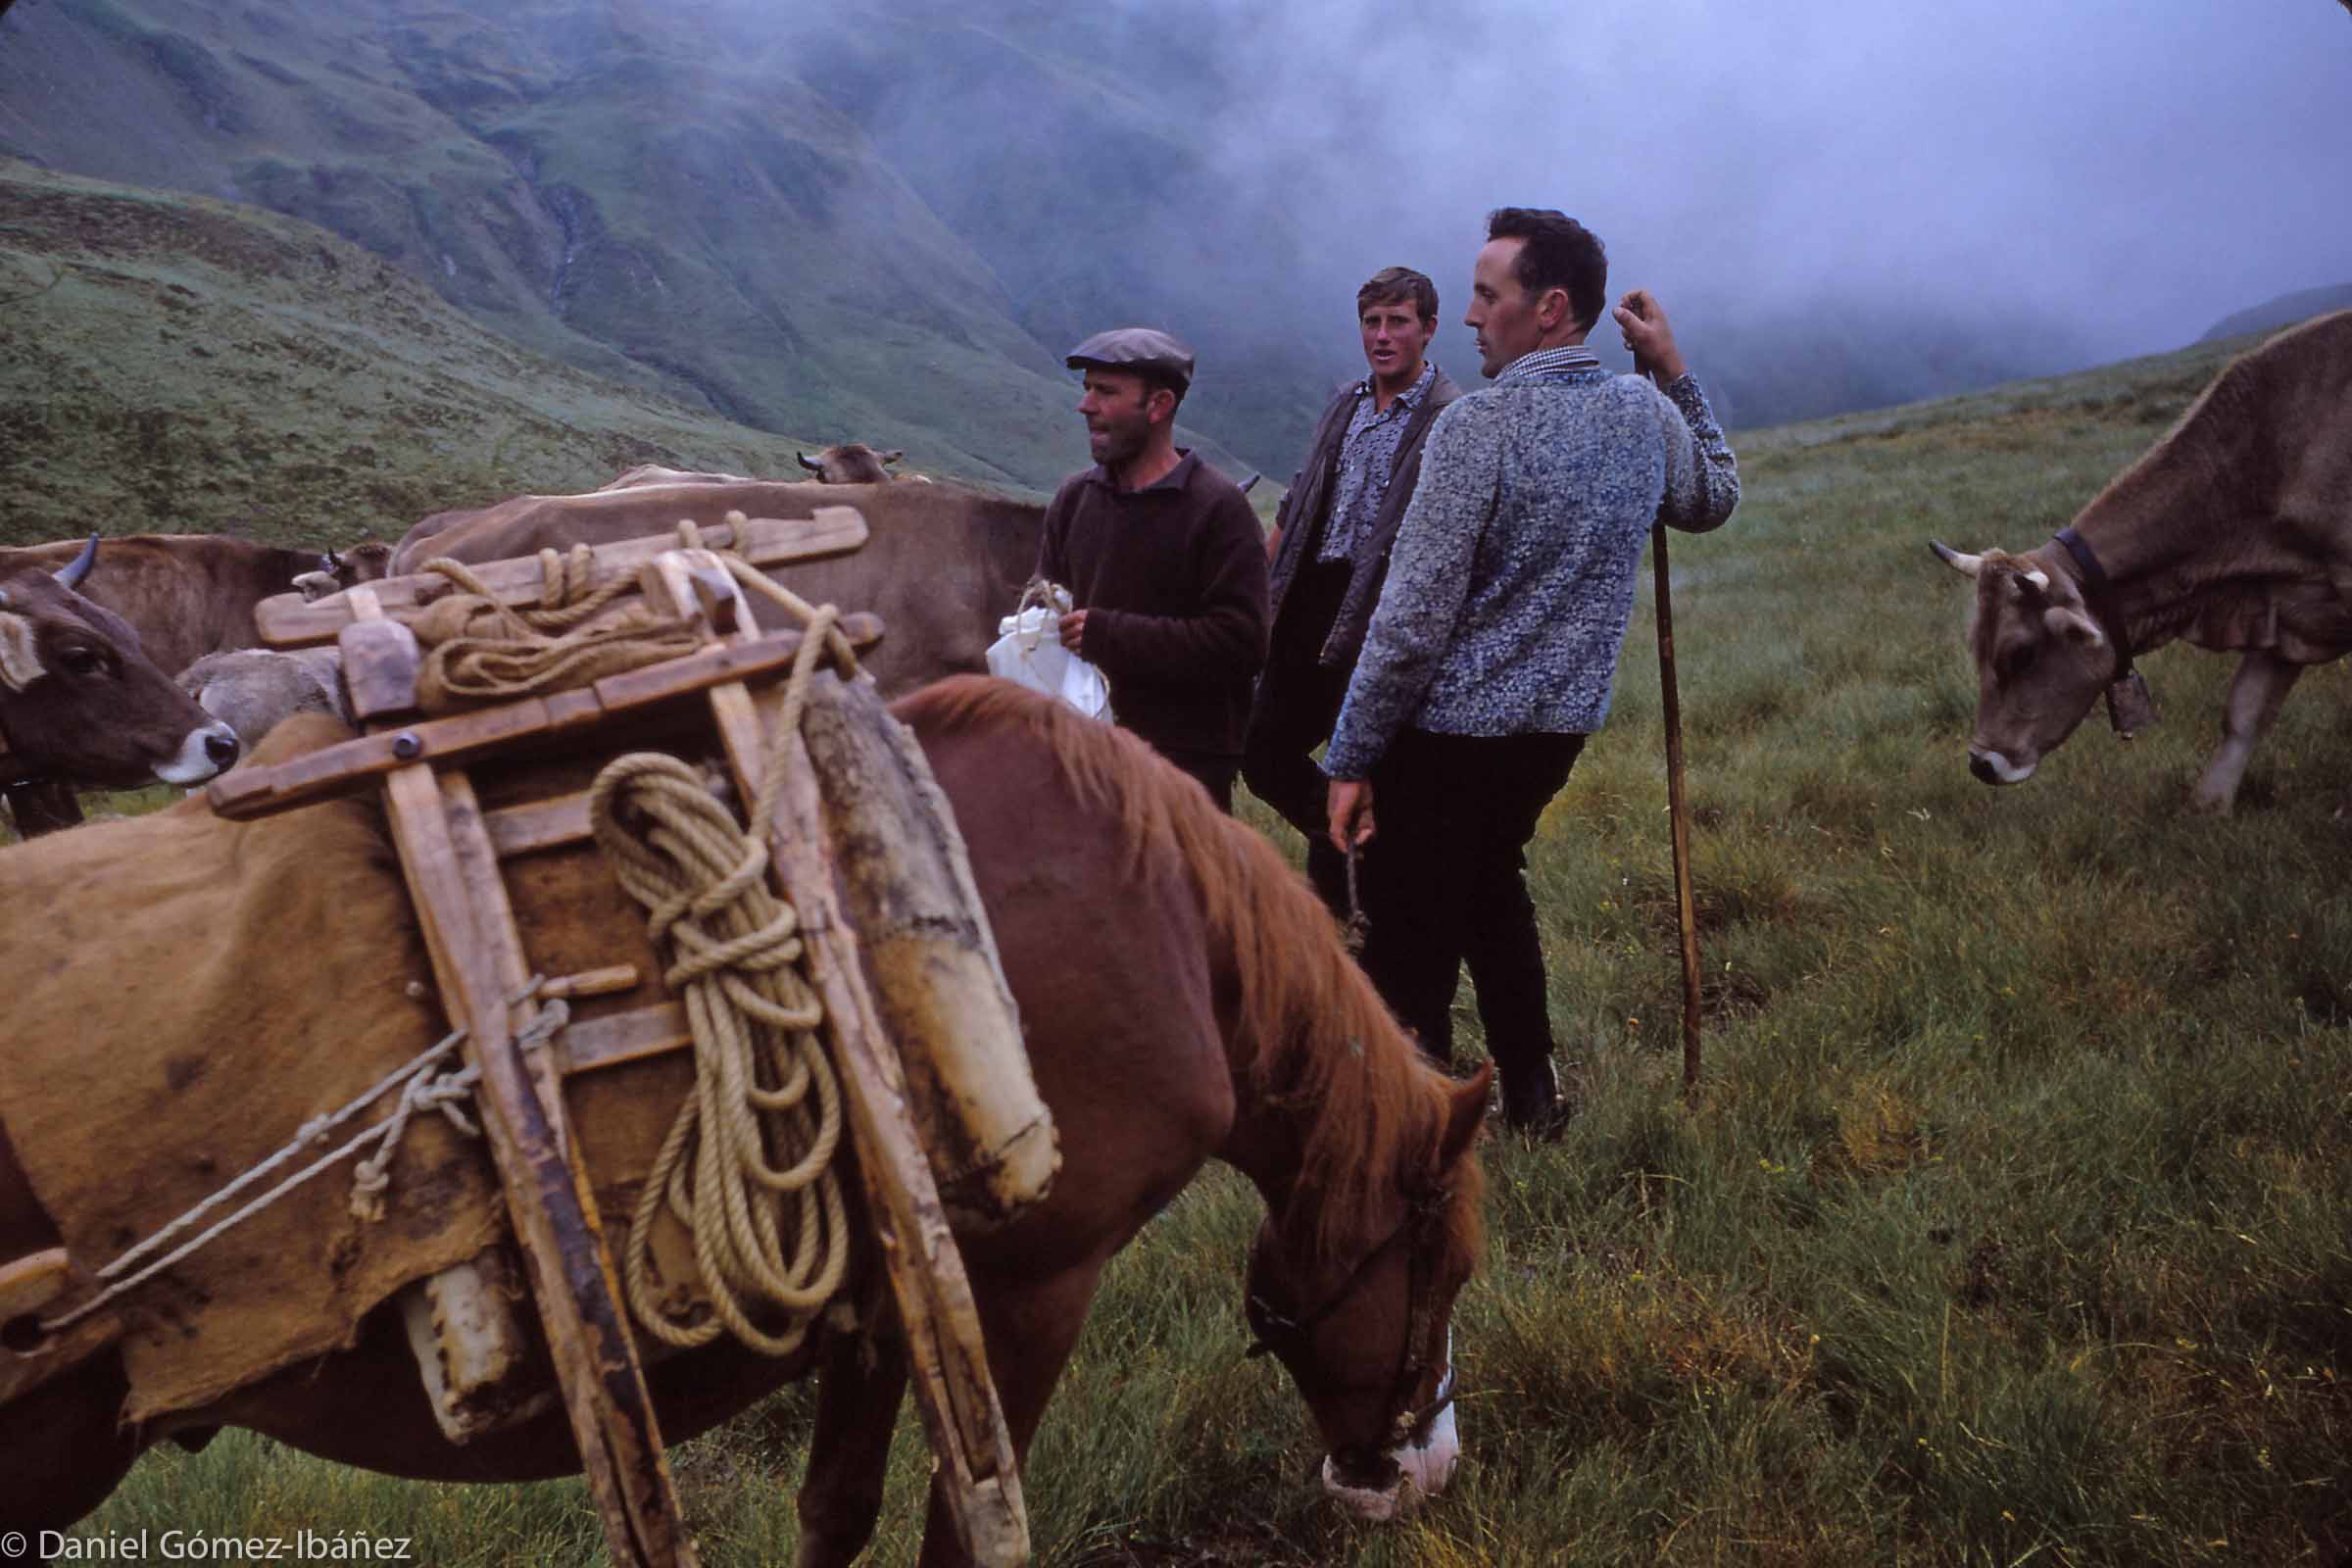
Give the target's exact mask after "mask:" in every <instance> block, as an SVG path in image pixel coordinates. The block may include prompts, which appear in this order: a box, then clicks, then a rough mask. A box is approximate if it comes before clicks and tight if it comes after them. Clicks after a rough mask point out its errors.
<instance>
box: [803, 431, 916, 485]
mask: <svg viewBox="0 0 2352 1568" xmlns="http://www.w3.org/2000/svg"><path fill="white" fill-rule="evenodd" d="M906 455H907V454H906V453H904V452H900V451H896V450H894V451H890V452H877V451H875V450H874V449H873V448H872V447H869V446H867V445H866V444H865V443H864V442H862V441H850V442H845V443H843V444H841V445H838V446H830V447H826V448H825V449H824V450H822V451H820V452H819V453H817V455H816V456H815V457H813V458H812V457H810V456H809V454H808V453H806V452H800V453H795V454H794V456H796V457H798V458H799V459H800V460H801V466H802V467H804V468H807V469H808V470H809V472H810V473H813V474H815V475H816V482H817V483H818V484H888V483H890V482H891V481H892V480H893V479H895V478H897V477H898V475H897V474H894V473H892V472H891V471H890V466H891V465H892V464H894V463H896V462H898V461H899V460H900V459H901V458H903V457H905V456H906Z"/></svg>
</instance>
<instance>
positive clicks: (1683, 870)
mask: <svg viewBox="0 0 2352 1568" xmlns="http://www.w3.org/2000/svg"><path fill="white" fill-rule="evenodd" d="M1649 552H1650V553H1649V560H1650V572H1651V577H1652V580H1653V581H1654V582H1655V584H1656V585H1657V605H1658V695H1659V697H1660V699H1661V701H1662V704H1663V707H1664V710H1665V714H1666V814H1667V816H1668V817H1669V818H1670V819H1671V820H1672V821H1673V824H1674V907H1675V916H1676V919H1677V920H1678V921H1679V922H1680V923H1681V926H1682V930H1683V1091H1684V1093H1686V1094H1688V1093H1690V1092H1691V1091H1692V1090H1694V1089H1696V1088H1697V1087H1698V1060H1699V1053H1698V918H1697V915H1696V913H1695V912H1694V911H1693V909H1692V908H1691V812H1690V808H1689V807H1688V806H1687V805H1686V803H1685V802H1684V799H1683V709H1682V699H1681V697H1680V695H1679V694H1678V693H1677V692H1676V690H1675V683H1674V596H1673V594H1672V592H1671V591H1670V590H1669V589H1668V587H1667V570H1666V525H1665V524H1664V523H1662V522H1659V523H1653V524H1651V526H1650V530H1649Z"/></svg>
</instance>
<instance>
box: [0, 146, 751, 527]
mask: <svg viewBox="0 0 2352 1568" xmlns="http://www.w3.org/2000/svg"><path fill="white" fill-rule="evenodd" d="M793 445H794V443H792V442H791V441H789V440H787V439H785V438H783V437H780V436H776V435H773V434H770V433H768V432H765V431H759V430H750V429H745V428H742V427H740V426H733V425H728V424H726V423H724V422H723V421H720V420H718V419H715V418H712V417H710V416H709V415H707V414H705V413H702V412H700V411H697V410H694V409H691V408H689V407H687V406H686V405H684V404H680V403H675V402H671V401H670V400H667V399H665V398H662V396H661V395H660V394H658V393H654V392H650V391H647V390H644V389H642V388H634V387H627V386H623V385H620V384H617V383H614V382H610V381H604V380H601V379H599V378H597V377H595V376H591V375H588V374H586V373H585V372H582V371H579V370H575V369H572V368H568V367H565V366H562V365H558V364H556V363H555V362H553V361H550V360H547V359H545V358H543V357H541V356H539V355H536V354H533V353H530V352H529V351H527V350H524V349H521V348H518V347H516V346H515V344H514V343H512V342H509V341H508V340H506V339H504V338H501V337H499V336H497V335H495V334H494V333H491V332H489V331H487V330H486V329H484V328H483V327H482V326H481V325H479V324H478V323H477V322H475V321H473V320H472V319H469V318H467V317H466V316H465V315H464V314H462V313H461V312H459V311H457V310H454V309H452V308H451V307H450V306H448V305H446V304H444V303H443V302H442V301H441V300H440V299H438V298H437V297H435V296H434V294H433V293H432V291H431V290H429V289H427V288H425V287H424V286H423V285H421V284H419V283H417V281H416V280H415V279H413V278H411V277H409V276H408V275H407V274H406V273H404V272H402V271H401V270H398V269H397V268H394V267H392V266H390V265H388V264H387V263H385V262H384V261H383V260H382V259H380V258H378V257H375V256H371V255H369V254H368V253H367V252H366V251H363V250H360V249H359V248H358V247H356V246H353V245H350V244H347V243H346V242H344V241H342V240H339V239H336V238H334V237H332V236H330V235H328V234H326V233H324V232H322V231H320V230H319V229H317V228H314V227H312V226H311V225H309V224H307V223H301V222H297V221H293V220H289V219H282V218H275V217H272V216H270V215H269V214H266V213H260V212H256V211H255V210H253V209H250V208H243V207H236V206H232V205H230V204H228V203H225V202H216V201H209V200H206V199H204V198H201V197H183V196H176V195H168V194H164V193H158V192H151V191H140V190H134V189H130V188H126V187H123V186H116V185H108V184H104V183H101V182H98V181H94V180H84V179H76V178H73V177H71V176H66V175H58V174H50V173H45V172H40V171H37V170H33V169H31V168H29V167H28V166H25V165H22V164H12V163H4V162H0V496H5V497H6V506H5V512H4V513H0V543H7V544H22V543H29V542H32V541H34V540H40V539H55V538H61V537H64V536H67V535H70V534H73V533H77V532H80V531H82V530H83V529H85V528H92V527H95V528H103V529H104V530H105V531H107V532H110V533H128V532H137V531H141V530H155V531H168V532H183V531H185V532H197V531H214V530H233V531H238V532H244V533H248V534H251V535H252V536H254V537H257V538H262V539H268V540H274V541H279V542H284V543H298V542H307V543H319V544H339V543H345V542H348V541H350V540H353V539H356V538H358V537H360V536H362V535H364V534H368V533H374V534H378V535H382V536H387V537H398V536H399V534H401V533H402V532H404V531H406V529H407V528H408V526H409V525H410V524H411V523H412V522H414V521H416V520H417V518H419V517H421V516H423V515H426V514H428V513H432V512H436V511H440V510H443V509H445V508H450V507H458V506H467V505H476V504H480V503H483V502H488V501H492V500H495V499H498V498H500V497H503V496H506V495H510V494H514V493H516V492H518V491H524V490H571V489H583V488H590V487H593V486H595V485H598V484H602V483H603V482H605V481H606V480H607V479H610V478H611V477H612V476H613V474H614V473H615V472H617V471H618V470H619V469H621V468H623V467H626V466H629V465H631V464H635V463H648V462H653V463H662V464H667V465H670V466H685V467H711V468H720V469H726V470H730V471H735V472H762V473H792V472H797V471H798V469H797V467H795V466H794V463H793Z"/></svg>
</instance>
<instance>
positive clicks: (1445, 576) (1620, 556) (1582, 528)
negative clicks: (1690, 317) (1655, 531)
mask: <svg viewBox="0 0 2352 1568" xmlns="http://www.w3.org/2000/svg"><path fill="white" fill-rule="evenodd" d="M1426 477H1427V480H1428V482H1427V483H1426V484H1423V485H1422V486H1420V488H1419V489H1418V490H1417V491H1416V492H1415V494H1414V497H1413V502H1412V506H1411V507H1410V508H1409V509H1408V510H1407V512H1406V515H1405V518H1404V523H1403V526H1402V528H1401V529H1400V530H1399V531H1398V534H1397V548H1396V561H1395V564H1394V567H1393V569H1392V571H1391V573H1390V580H1389V585H1388V592H1387V593H1385V594H1384V595H1382V597H1381V601H1380V605H1379V611H1378V613H1377V614H1375V615H1374V616H1373V618H1372V626H1371V630H1370V632H1369V634H1368V635H1367V637H1366V640H1365V644H1364V651H1363V655H1362V657H1361V658H1360V659H1359V660H1358V661H1357V662H1356V666H1355V672H1354V675H1353V677H1352V678H1351V680H1350V682H1349V685H1348V698H1347V701H1346V702H1345V703H1344V704H1343V705H1342V707H1341V710H1340V719H1339V725H1338V727H1337V730H1336V732H1335V733H1334V734H1333V736H1332V741H1331V748H1330V750H1329V751H1328V752H1327V753H1326V754H1325V756H1324V760H1323V770H1324V771H1325V772H1326V773H1328V774H1330V775H1331V776H1332V777H1333V778H1348V779H1354V778H1363V777H1365V776H1366V775H1367V773H1368V772H1369V770H1370V768H1371V766H1372V764H1373V763H1374V762H1376V761H1378V760H1379V759H1380V757H1381V756H1382V754H1383V753H1384V752H1385V751H1386V750H1387V749H1388V745H1389V742H1390V741H1391V740H1392V739H1394V738H1395V736H1396V735H1397V731H1398V730H1400V729H1403V728H1405V727H1406V726H1407V725H1410V726H1413V727H1415V728H1419V729H1424V730H1433V731H1436V732H1439V733H1441V734H1448V735H1516V734H1526V733H1549V734H1589V733H1591V732H1592V731H1593V730H1596V729H1598V728H1600V726H1601V722H1602V720H1604V719H1605V718H1606V717H1607V716H1608V711H1609V695H1610V688H1611V685H1612V683H1613V680H1614V677H1615V675H1616V672H1617V651H1618V649H1619V647H1620V646H1621V645H1622V644H1623V643H1624V641H1625V628H1626V622H1627V620H1628V618H1629V617H1630V616H1631V614H1632V613H1633V605H1634V577H1635V573H1636V570H1637V568H1638V567H1639V566H1640V564H1641V561H1642V545H1643V544H1644V543H1646V542H1647V540H1648V537H1649V529H1650V525H1651V523H1653V522H1663V523H1665V524H1666V525H1667V526H1669V527H1673V528H1682V529H1688V530H1690V531H1691V532H1704V531H1706V530H1707V529H1710V528H1715V527H1720V526H1721V525H1722V524H1723V522H1724V520H1725V519H1726V518H1728V517H1730V516H1731V515H1732V509H1733V508H1734V507H1736V506H1737V505H1739V501H1740V470H1739V467H1738V465H1737V464H1736V463H1735V462H1734V460H1733V457H1732V452H1731V448H1730V446H1729V445H1727V444H1726V442H1725V441H1724V438H1723V429H1722V426H1720V425H1719V424H1717V423H1716V421H1715V416H1714V413H1713V411H1712V410H1710V409H1709V408H1708V407H1707V400H1706V395H1705V394H1704V393H1702V392H1701V391H1700V390H1699V388H1698V381H1697V379H1696V378H1695V377H1692V376H1689V375H1686V376H1683V377H1682V378H1680V379H1679V380H1677V381H1675V382H1674V383H1673V384H1671V385H1670V386H1668V387H1667V388H1666V389H1665V390H1664V391H1663V392H1661V391H1660V390H1659V389H1658V388H1656V387H1654V386H1652V385H1650V384H1649V383H1648V382H1647V381H1645V380H1642V379H1641V378H1640V377H1638V376H1631V375H1618V376H1612V375H1610V374H1608V373H1607V372H1606V371H1605V370H1603V369H1601V368H1600V367H1599V364H1598V362H1596V361H1594V360H1593V357H1592V356H1591V354H1589V353H1588V352H1586V351H1585V350H1583V349H1581V348H1580V349H1551V350H1542V351H1539V352H1537V353H1534V354H1530V355H1528V356H1526V357H1525V358H1523V359H1521V360H1518V361H1515V362H1514V363H1513V364H1512V365H1510V366H1509V367H1507V368H1505V369H1504V370H1503V372H1502V374H1501V375H1500V376H1498V377H1497V378H1496V379H1495V384H1494V385H1492V386H1489V387H1483V388H1481V389H1480V390H1478V391H1476V392H1473V393H1471V394H1470V395H1469V396H1467V397H1464V398H1462V399H1460V400H1459V401H1458V402H1456V403H1455V404H1454V405H1453V406H1452V407H1451V408H1449V409H1448V410H1446V414H1445V417H1442V418H1441V419H1439V420H1438V422H1437V425H1436V428H1435V429H1434V430H1433V432H1432V433H1431V435H1430V438H1429V447H1428V465H1427V471H1426Z"/></svg>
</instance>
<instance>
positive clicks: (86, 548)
mask: <svg viewBox="0 0 2352 1568" xmlns="http://www.w3.org/2000/svg"><path fill="white" fill-rule="evenodd" d="M97 559H98V536H97V535H96V534H92V535H90V542H89V543H88V544H86V545H83V546H82V547H81V554H80V555H78V556H75V557H74V558H73V561H72V563H71V564H68V565H67V566H66V568H65V569H64V570H63V571H61V572H59V573H58V574H57V580H58V581H59V582H62V583H64V584H65V585H66V586H67V587H69V588H79V587H80V586H81V579H82V578H84V577H87V576H88V575H89V574H90V565H91V564H92V563H93V562H95V561H96V560H97Z"/></svg>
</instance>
